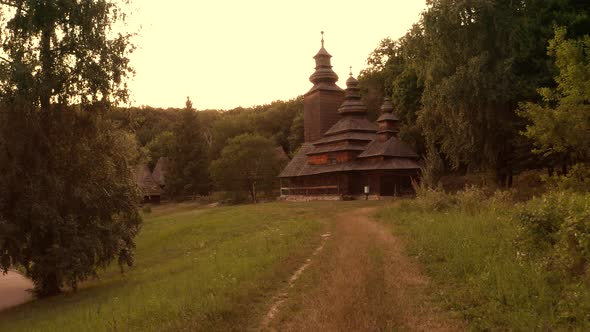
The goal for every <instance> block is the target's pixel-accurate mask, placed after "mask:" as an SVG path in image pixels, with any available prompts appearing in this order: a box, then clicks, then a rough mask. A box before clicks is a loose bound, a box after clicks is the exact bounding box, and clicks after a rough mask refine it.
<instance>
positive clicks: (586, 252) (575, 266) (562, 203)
mask: <svg viewBox="0 0 590 332" xmlns="http://www.w3.org/2000/svg"><path fill="white" fill-rule="evenodd" d="M516 218H517V219H518V221H519V222H520V223H521V225H522V226H523V231H524V233H523V235H522V236H521V239H523V240H524V242H527V243H528V245H529V246H530V247H531V248H533V249H536V250H538V251H539V253H540V254H542V255H544V256H545V257H546V258H547V260H548V261H549V263H551V264H550V266H551V267H559V268H560V270H561V271H562V272H564V273H565V276H568V277H574V276H577V275H581V274H584V273H586V270H587V269H588V265H589V263H590V195H588V194H579V193H572V192H565V191H564V192H553V193H549V194H546V195H544V196H543V197H541V198H536V199H533V200H531V201H530V202H529V203H527V204H526V205H525V206H524V207H522V208H521V209H520V211H519V212H518V213H516Z"/></svg>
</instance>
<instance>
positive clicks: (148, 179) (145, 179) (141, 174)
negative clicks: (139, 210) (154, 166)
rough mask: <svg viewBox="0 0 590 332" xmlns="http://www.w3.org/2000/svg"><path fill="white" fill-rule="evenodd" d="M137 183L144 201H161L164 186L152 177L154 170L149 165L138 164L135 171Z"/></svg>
mask: <svg viewBox="0 0 590 332" xmlns="http://www.w3.org/2000/svg"><path fill="white" fill-rule="evenodd" d="M133 173H134V174H133V175H134V176H135V183H137V186H138V187H139V190H140V192H141V195H142V197H143V202H144V203H160V199H161V197H162V188H160V186H159V185H158V183H157V182H156V180H154V178H153V177H152V172H150V168H149V167H148V165H146V164H143V165H137V166H136V167H135V170H134V172H133Z"/></svg>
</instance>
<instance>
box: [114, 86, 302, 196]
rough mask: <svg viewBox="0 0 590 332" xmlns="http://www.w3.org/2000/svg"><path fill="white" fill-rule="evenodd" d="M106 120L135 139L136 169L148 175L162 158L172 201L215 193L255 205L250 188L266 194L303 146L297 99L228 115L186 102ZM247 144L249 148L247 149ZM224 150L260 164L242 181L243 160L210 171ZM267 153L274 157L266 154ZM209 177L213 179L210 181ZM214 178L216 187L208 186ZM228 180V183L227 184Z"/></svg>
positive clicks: (129, 111) (118, 112) (122, 112)
mask: <svg viewBox="0 0 590 332" xmlns="http://www.w3.org/2000/svg"><path fill="white" fill-rule="evenodd" d="M111 117H112V119H113V120H114V121H115V122H116V123H118V124H119V126H120V127H121V128H122V129H124V130H126V131H128V132H130V133H134V134H135V137H136V144H137V150H138V151H139V153H138V157H137V160H136V161H135V162H136V163H138V164H139V163H147V164H148V165H149V166H150V168H151V169H153V168H154V166H155V165H156V163H157V161H158V160H159V159H160V158H161V157H167V158H168V159H169V161H170V164H169V170H168V171H169V172H168V176H167V177H166V178H167V180H166V181H167V184H166V191H167V193H168V194H169V195H170V196H172V197H174V196H177V197H181V196H184V195H195V194H200V195H205V194H209V193H210V192H211V191H213V190H217V189H220V190H229V191H233V192H239V191H242V192H245V193H249V194H250V196H251V198H252V199H253V200H255V198H256V192H255V191H254V192H252V186H255V185H256V183H254V182H258V183H257V185H258V189H265V190H267V191H269V190H271V188H270V187H272V183H273V182H274V181H275V180H276V179H275V178H274V177H275V176H276V175H277V174H278V171H280V167H282V166H284V162H285V159H286V158H285V155H286V156H288V155H292V154H294V153H295V152H296V150H297V149H298V148H299V146H300V145H301V144H302V142H303V98H302V97H297V98H295V99H292V100H289V101H275V102H272V103H270V104H266V105H260V106H254V107H250V108H242V107H238V108H235V109H232V110H228V111H223V110H196V109H195V108H194V107H193V104H192V102H191V101H190V99H188V100H187V102H186V105H185V107H184V108H168V109H161V108H152V107H132V108H118V109H115V110H114V111H113V112H111ZM232 142H233V143H234V146H233V147H232V146H231V145H232V144H231V143H232ZM248 144H251V145H252V146H251V147H250V149H249V148H248ZM236 145H238V146H236ZM254 147H255V148H254ZM224 149H228V150H232V149H234V150H236V151H251V153H250V156H245V157H244V156H242V158H246V159H248V158H250V159H252V160H257V159H259V160H258V163H259V164H256V165H252V168H253V169H250V170H249V173H248V174H242V176H238V175H237V174H238V173H240V172H239V170H240V167H242V168H243V167H244V166H245V165H244V160H242V163H241V164H239V163H238V164H235V165H233V166H234V167H235V168H234V169H233V171H232V170H231V169H227V168H226V172H225V173H224V172H222V171H219V170H215V169H211V165H212V164H213V162H214V161H216V160H219V159H220V158H221V157H222V155H223V151H224ZM271 150H272V151H274V152H276V153H275V154H276V156H275V155H272V156H269V154H268V153H266V152H268V151H271ZM282 151H284V153H283V152H282ZM231 157H236V154H235V153H233V154H229V153H226V154H225V157H224V158H225V159H229V158H231ZM232 162H236V161H235V160H233V161H232V160H225V161H219V162H218V163H217V164H216V165H218V166H219V168H221V165H227V164H228V163H232ZM212 171H214V172H213V173H214V174H216V175H217V176H216V177H215V176H214V177H212V176H211V174H212ZM270 173H272V174H270ZM214 178H217V179H218V181H215V182H213V181H212V179H214ZM230 178H231V179H232V181H226V179H230ZM234 197H235V196H234Z"/></svg>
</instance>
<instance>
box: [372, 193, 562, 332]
mask: <svg viewBox="0 0 590 332" xmlns="http://www.w3.org/2000/svg"><path fill="white" fill-rule="evenodd" d="M509 212H510V209H507V210H505V211H501V210H494V209H492V208H489V207H483V204H482V208H481V209H479V210H477V211H472V212H471V213H470V212H468V211H466V210H465V209H463V210H461V209H460V208H456V207H455V208H450V209H448V210H444V211H439V212H435V211H432V210H430V211H429V210H428V209H424V208H421V207H420V206H419V204H416V203H405V202H404V203H402V204H399V205H397V206H391V207H389V208H386V209H383V210H381V211H380V212H379V217H380V218H381V219H382V220H384V221H386V222H390V223H392V224H394V225H396V226H395V228H396V231H397V232H401V234H402V235H403V236H404V237H405V238H406V239H407V241H408V251H409V253H410V254H412V255H414V256H416V257H417V258H418V260H419V261H420V262H421V263H423V265H424V266H425V268H426V272H427V274H428V275H429V276H430V277H431V278H432V280H433V286H432V287H431V290H432V292H433V294H434V296H435V297H436V298H437V299H439V300H440V301H441V302H442V303H443V304H444V306H445V307H446V308H447V309H450V310H453V311H456V312H458V313H460V314H461V315H462V316H463V318H465V319H466V320H467V321H468V322H469V323H470V326H471V328H473V329H475V330H512V331H534V330H554V329H560V328H563V327H564V325H561V322H560V320H559V317H558V316H559V312H560V308H559V299H560V296H559V294H560V290H561V289H562V286H563V285H560V282H559V280H554V278H553V276H552V274H551V273H549V272H548V271H546V270H545V269H544V268H543V267H542V266H541V264H537V263H538V262H535V261H532V260H527V259H523V257H525V256H526V253H525V252H520V251H519V246H518V245H517V242H518V241H517V234H518V225H517V224H516V221H514V220H513V219H512V218H510V216H509ZM565 326H567V327H566V328H567V329H570V328H572V326H568V325H565Z"/></svg>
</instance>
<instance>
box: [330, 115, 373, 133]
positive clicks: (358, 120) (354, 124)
mask: <svg viewBox="0 0 590 332" xmlns="http://www.w3.org/2000/svg"><path fill="white" fill-rule="evenodd" d="M352 130H354V131H366V132H370V133H375V132H377V125H375V124H374V123H373V122H371V121H369V120H368V119H367V118H366V117H359V116H347V117H344V118H342V119H340V121H338V122H336V124H335V125H333V126H332V128H330V129H328V131H327V132H326V134H325V135H326V136H330V135H335V134H339V133H343V132H346V131H352Z"/></svg>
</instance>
